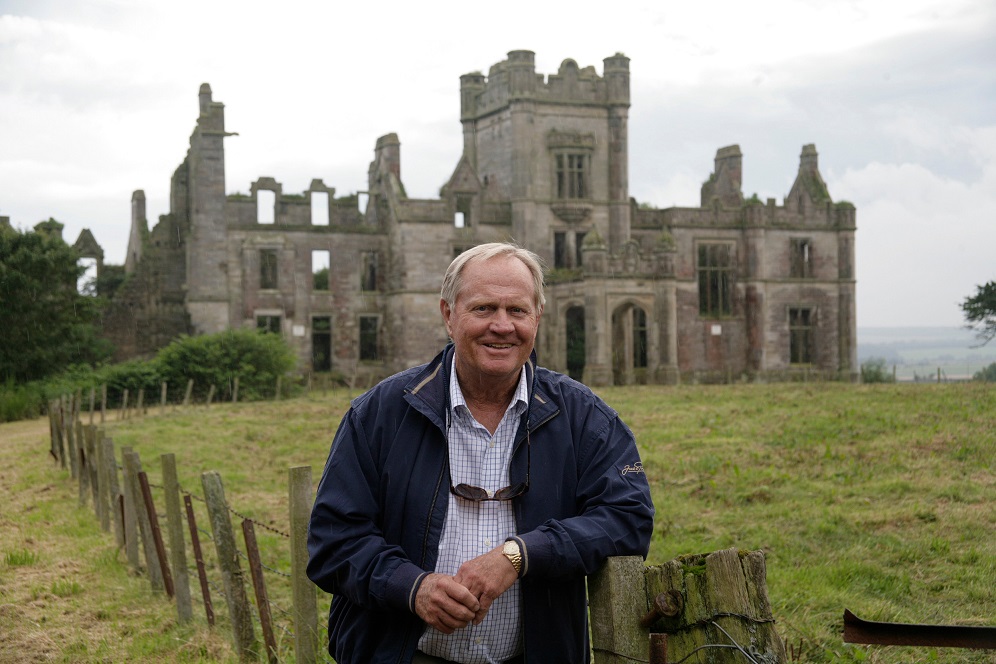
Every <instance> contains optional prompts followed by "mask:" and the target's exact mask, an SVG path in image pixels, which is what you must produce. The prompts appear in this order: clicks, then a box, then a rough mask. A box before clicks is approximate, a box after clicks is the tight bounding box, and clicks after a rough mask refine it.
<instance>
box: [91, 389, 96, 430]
mask: <svg viewBox="0 0 996 664" xmlns="http://www.w3.org/2000/svg"><path fill="white" fill-rule="evenodd" d="M96 399H97V388H95V387H91V388H90V426H93V409H94V406H95V405H96Z"/></svg>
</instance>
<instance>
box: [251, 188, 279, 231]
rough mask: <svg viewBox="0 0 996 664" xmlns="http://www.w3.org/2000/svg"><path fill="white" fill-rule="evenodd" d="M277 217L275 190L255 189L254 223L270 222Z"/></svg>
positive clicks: (273, 221) (274, 220)
mask: <svg viewBox="0 0 996 664" xmlns="http://www.w3.org/2000/svg"><path fill="white" fill-rule="evenodd" d="M276 219H277V192H275V191H270V190H269V189H259V190H257V191H256V223H257V224H272V223H275V222H276Z"/></svg>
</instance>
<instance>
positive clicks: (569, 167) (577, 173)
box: [556, 153, 588, 198]
mask: <svg viewBox="0 0 996 664" xmlns="http://www.w3.org/2000/svg"><path fill="white" fill-rule="evenodd" d="M556 164H557V198H588V155H587V154H584V153H563V154H558V155H556Z"/></svg>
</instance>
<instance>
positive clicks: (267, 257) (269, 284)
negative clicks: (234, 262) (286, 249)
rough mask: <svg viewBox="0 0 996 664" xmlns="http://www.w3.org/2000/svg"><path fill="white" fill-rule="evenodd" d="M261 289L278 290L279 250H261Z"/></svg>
mask: <svg viewBox="0 0 996 664" xmlns="http://www.w3.org/2000/svg"><path fill="white" fill-rule="evenodd" d="M259 287H260V288H261V289H264V290H274V289H276V288H277V250H276V249H260V250H259Z"/></svg>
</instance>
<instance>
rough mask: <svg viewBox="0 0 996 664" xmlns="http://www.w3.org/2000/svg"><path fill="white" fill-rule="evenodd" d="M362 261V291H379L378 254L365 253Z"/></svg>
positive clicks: (373, 252) (372, 252) (374, 252)
mask: <svg viewBox="0 0 996 664" xmlns="http://www.w3.org/2000/svg"><path fill="white" fill-rule="evenodd" d="M362 260H363V264H362V270H363V272H362V273H361V274H360V290H361V291H375V290H377V252H376V251H364V252H363V259H362Z"/></svg>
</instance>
